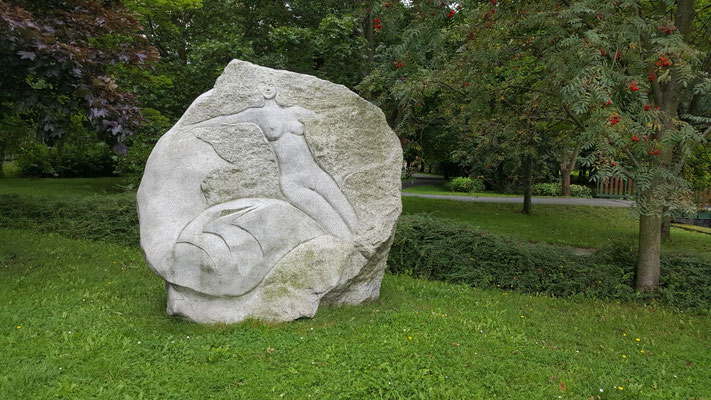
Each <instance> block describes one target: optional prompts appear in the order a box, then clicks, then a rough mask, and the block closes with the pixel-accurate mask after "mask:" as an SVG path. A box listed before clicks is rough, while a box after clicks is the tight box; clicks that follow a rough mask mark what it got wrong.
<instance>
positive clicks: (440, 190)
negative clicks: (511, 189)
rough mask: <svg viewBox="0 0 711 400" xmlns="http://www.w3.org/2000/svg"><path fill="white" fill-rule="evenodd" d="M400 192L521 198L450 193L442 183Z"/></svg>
mask: <svg viewBox="0 0 711 400" xmlns="http://www.w3.org/2000/svg"><path fill="white" fill-rule="evenodd" d="M402 191H403V192H405V193H418V194H439V195H447V196H475V197H521V195H520V194H504V193H494V192H472V193H462V192H451V191H448V190H447V188H446V187H445V184H444V183H437V184H434V185H418V186H414V187H409V188H406V189H403V190H402Z"/></svg>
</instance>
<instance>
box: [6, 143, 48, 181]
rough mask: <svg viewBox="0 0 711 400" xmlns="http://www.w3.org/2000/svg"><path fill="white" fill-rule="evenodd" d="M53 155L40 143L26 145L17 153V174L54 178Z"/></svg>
mask: <svg viewBox="0 0 711 400" xmlns="http://www.w3.org/2000/svg"><path fill="white" fill-rule="evenodd" d="M53 158H54V154H53V153H52V152H51V151H50V148H49V147H47V146H45V145H43V144H41V143H28V144H26V145H25V146H23V147H22V148H21V149H20V151H19V157H18V159H17V161H16V162H15V164H16V165H17V169H18V174H19V175H20V176H26V177H33V178H39V177H45V176H54V174H55V172H54V165H53V164H54V161H53Z"/></svg>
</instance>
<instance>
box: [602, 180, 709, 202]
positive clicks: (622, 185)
mask: <svg viewBox="0 0 711 400" xmlns="http://www.w3.org/2000/svg"><path fill="white" fill-rule="evenodd" d="M635 187H636V185H635V183H634V182H633V181H632V180H631V179H625V178H614V177H612V178H608V179H606V180H602V181H598V182H597V193H596V195H595V196H596V197H607V198H617V199H627V198H631V197H632V195H634V190H635ZM696 201H697V203H698V205H699V209H700V210H708V209H711V187H710V188H707V189H704V190H699V191H697V192H696Z"/></svg>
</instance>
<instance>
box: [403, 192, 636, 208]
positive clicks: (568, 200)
mask: <svg viewBox="0 0 711 400" xmlns="http://www.w3.org/2000/svg"><path fill="white" fill-rule="evenodd" d="M402 195H403V197H424V198H427V199H444V200H455V201H466V202H470V203H499V204H522V203H523V197H474V196H451V195H442V194H419V193H402ZM531 202H532V203H533V204H563V205H571V206H603V207H630V206H631V205H632V202H631V201H629V200H615V199H581V198H576V197H534V198H532V199H531Z"/></svg>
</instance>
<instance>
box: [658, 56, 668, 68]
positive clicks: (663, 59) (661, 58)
mask: <svg viewBox="0 0 711 400" xmlns="http://www.w3.org/2000/svg"><path fill="white" fill-rule="evenodd" d="M654 64H655V65H656V66H657V67H671V65H672V64H671V60H670V59H669V58H668V57H667V56H659V60H658V61H657V62H655V63H654Z"/></svg>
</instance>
